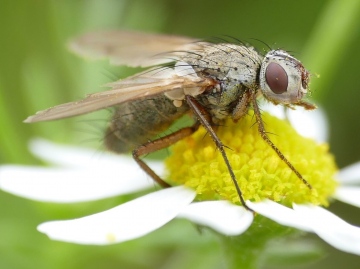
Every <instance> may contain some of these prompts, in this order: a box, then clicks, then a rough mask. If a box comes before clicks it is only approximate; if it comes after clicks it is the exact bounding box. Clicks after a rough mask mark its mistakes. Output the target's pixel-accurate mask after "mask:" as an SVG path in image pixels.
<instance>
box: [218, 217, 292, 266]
mask: <svg viewBox="0 0 360 269" xmlns="http://www.w3.org/2000/svg"><path fill="white" fill-rule="evenodd" d="M296 232H297V230H295V229H292V228H289V227H285V226H282V225H279V224H277V223H275V222H273V221H271V220H269V219H267V218H265V217H263V216H259V215H258V216H256V217H255V219H254V222H253V224H252V225H251V227H250V228H249V229H248V230H247V231H246V232H245V233H243V234H241V235H239V236H236V237H228V236H221V239H222V243H223V245H224V254H225V257H226V259H227V264H228V268H229V269H235V268H236V269H238V268H242V269H256V268H260V267H261V265H262V264H263V263H264V262H266V257H265V255H264V252H265V250H266V248H267V246H268V244H269V243H270V241H272V240H273V239H278V238H282V237H286V236H288V235H290V234H294V233H296Z"/></svg>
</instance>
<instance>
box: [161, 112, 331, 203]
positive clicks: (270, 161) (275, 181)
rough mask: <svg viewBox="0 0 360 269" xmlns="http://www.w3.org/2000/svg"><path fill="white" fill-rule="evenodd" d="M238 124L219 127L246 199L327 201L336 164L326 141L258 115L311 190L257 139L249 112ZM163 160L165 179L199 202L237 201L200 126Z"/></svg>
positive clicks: (288, 201)
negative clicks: (187, 190)
mask: <svg viewBox="0 0 360 269" xmlns="http://www.w3.org/2000/svg"><path fill="white" fill-rule="evenodd" d="M249 114H250V115H248V116H246V117H244V118H242V119H241V120H240V121H239V122H238V123H233V122H232V120H231V119H229V120H227V121H225V122H224V124H223V125H222V126H220V127H218V128H217V130H216V134H217V135H218V137H219V138H220V140H221V141H222V143H223V144H224V145H225V146H226V147H227V148H226V149H225V151H226V154H227V156H228V159H229V161H230V164H231V167H232V169H233V171H234V174H235V176H236V179H237V182H238V184H239V186H240V189H241V191H242V193H243V196H244V199H245V200H251V201H261V200H263V199H264V198H268V199H271V200H273V201H276V202H280V203H282V204H285V205H291V204H292V203H293V202H295V203H300V204H301V203H312V204H316V205H324V206H327V205H328V203H329V202H328V200H329V197H330V196H331V194H333V193H334V191H335V189H336V186H337V182H336V181H335V179H334V175H335V173H336V172H337V167H336V164H335V162H334V157H333V155H331V154H330V153H329V146H328V145H327V144H320V145H319V144H317V143H316V142H315V141H313V140H311V139H308V138H304V137H302V136H300V135H299V134H298V133H297V132H296V131H295V130H294V129H293V128H292V127H291V126H290V124H289V123H288V122H287V121H284V120H280V119H278V118H276V117H273V116H271V115H270V114H268V113H262V119H263V121H264V122H265V127H266V131H267V133H268V135H269V137H270V139H271V141H272V142H273V143H274V144H275V145H276V146H277V147H278V148H279V149H280V151H281V152H282V153H283V154H284V155H285V157H286V158H287V159H288V160H289V161H290V162H291V163H292V165H293V166H294V167H295V168H296V169H297V170H298V171H299V172H300V173H301V175H302V176H303V178H305V179H306V180H307V181H308V182H309V183H310V184H311V186H312V189H311V190H310V189H309V188H308V187H307V186H306V185H305V184H304V183H303V182H302V181H301V180H300V179H299V178H298V177H297V176H296V175H295V173H294V172H293V171H292V170H291V169H290V168H289V167H288V166H287V165H286V164H285V162H284V161H283V160H281V159H280V158H279V156H278V155H277V154H276V153H275V151H274V150H273V149H272V148H271V147H270V146H269V145H268V144H267V143H266V142H265V141H264V140H263V139H262V138H261V136H260V135H259V132H258V129H257V125H256V124H254V117H253V113H252V112H251V113H249ZM171 150H172V154H171V156H169V157H168V159H167V160H166V166H167V170H168V173H169V176H168V178H169V179H170V181H172V182H174V183H175V184H183V185H186V186H188V187H191V188H193V189H194V190H195V191H196V192H197V194H198V199H199V200H214V199H226V200H229V201H231V202H233V203H237V204H239V202H240V200H239V197H238V194H237V192H236V189H235V186H234V184H233V182H232V180H231V178H230V174H229V171H228V170H227V167H226V165H225V162H224V160H223V158H222V156H221V154H220V152H219V150H218V149H217V148H216V146H215V144H214V142H213V141H212V140H211V138H210V137H209V136H208V135H207V134H206V131H205V130H204V129H203V128H200V129H199V130H198V131H197V132H196V133H194V134H193V135H192V136H190V137H187V138H185V139H183V140H181V141H179V142H178V143H176V144H175V145H174V146H173V147H172V148H171Z"/></svg>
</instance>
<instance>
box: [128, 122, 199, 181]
mask: <svg viewBox="0 0 360 269" xmlns="http://www.w3.org/2000/svg"><path fill="white" fill-rule="evenodd" d="M198 128H199V124H198V123H195V124H194V125H193V126H191V127H185V128H182V129H180V130H178V131H176V132H174V133H172V134H169V135H166V136H164V137H161V138H159V139H156V140H153V141H149V142H147V143H145V144H143V145H141V146H139V147H138V148H136V149H134V150H133V152H132V155H133V157H134V160H135V161H136V162H137V163H138V164H139V166H140V167H141V169H143V170H144V171H145V172H146V173H147V174H148V175H149V176H150V177H152V179H153V180H154V181H155V182H157V183H158V184H159V185H160V186H161V187H163V188H168V187H171V185H169V184H168V183H167V182H165V181H164V180H163V179H162V178H160V177H159V176H158V175H157V174H156V173H155V172H154V171H153V170H152V169H151V168H150V167H149V166H148V165H147V164H146V163H145V162H144V161H143V160H142V159H140V156H143V155H146V154H149V153H152V152H155V151H158V150H160V149H164V148H167V147H169V146H171V145H172V144H174V143H176V142H177V141H179V140H181V139H183V138H185V137H187V136H189V135H191V134H193V133H194V132H195V131H196V130H197V129H198Z"/></svg>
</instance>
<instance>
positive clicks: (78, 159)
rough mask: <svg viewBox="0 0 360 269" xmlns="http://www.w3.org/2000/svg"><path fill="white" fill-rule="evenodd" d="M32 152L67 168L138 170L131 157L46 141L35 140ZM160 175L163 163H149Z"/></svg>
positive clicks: (32, 143) (32, 142)
mask: <svg viewBox="0 0 360 269" xmlns="http://www.w3.org/2000/svg"><path fill="white" fill-rule="evenodd" d="M29 147H30V150H31V152H32V153H33V154H34V155H35V156H37V157H39V158H40V159H42V160H44V161H46V162H50V163H52V164H56V165H59V166H66V167H75V168H81V167H85V168H88V167H96V168H99V169H122V168H121V167H124V166H132V167H134V169H138V165H137V164H136V163H135V161H134V160H132V158H131V157H130V156H123V155H117V154H112V153H109V152H104V151H99V150H94V149H86V148H80V147H73V146H66V145H60V144H55V143H52V142H49V141H47V140H44V139H33V140H31V142H30V144H29ZM147 164H149V165H150V166H151V168H152V169H153V170H154V171H155V172H156V173H158V174H160V173H162V172H163V171H164V165H163V164H162V163H161V162H154V161H153V162H147Z"/></svg>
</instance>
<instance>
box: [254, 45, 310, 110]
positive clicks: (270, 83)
mask: <svg viewBox="0 0 360 269" xmlns="http://www.w3.org/2000/svg"><path fill="white" fill-rule="evenodd" d="M309 77H310V74H309V72H308V71H307V70H306V69H305V68H304V66H303V65H302V64H301V62H300V61H299V60H297V59H295V58H294V57H292V56H291V55H290V54H288V53H287V52H286V51H283V50H272V51H269V52H268V53H267V54H266V55H265V57H264V59H263V62H262V64H261V69H260V77H259V81H260V89H261V92H262V94H263V95H264V97H265V98H266V99H268V100H269V101H271V102H273V103H274V104H284V105H291V104H296V103H298V102H300V101H301V99H302V98H303V97H304V96H305V95H306V93H307V92H308V85H309Z"/></svg>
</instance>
